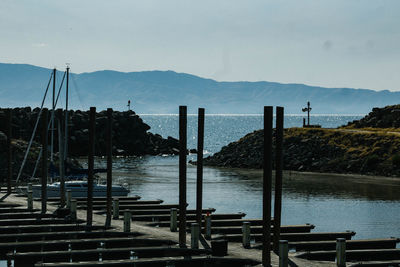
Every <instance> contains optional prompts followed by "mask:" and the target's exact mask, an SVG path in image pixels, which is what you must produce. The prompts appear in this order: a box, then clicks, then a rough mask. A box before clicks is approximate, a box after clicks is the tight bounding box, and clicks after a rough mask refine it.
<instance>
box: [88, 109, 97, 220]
mask: <svg viewBox="0 0 400 267" xmlns="http://www.w3.org/2000/svg"><path fill="white" fill-rule="evenodd" d="M95 131H96V108H95V107H91V108H90V113H89V151H88V152H89V153H88V156H89V157H88V183H87V185H88V188H87V210H86V224H87V226H92V222H93V174H94V173H93V168H94V138H95Z"/></svg>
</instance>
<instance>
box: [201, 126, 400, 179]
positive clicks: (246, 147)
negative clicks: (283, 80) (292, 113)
mask: <svg viewBox="0 0 400 267" xmlns="http://www.w3.org/2000/svg"><path fill="white" fill-rule="evenodd" d="M263 138H264V132H263V131H262V130H259V131H255V132H253V133H250V134H247V135H246V136H244V137H243V138H241V139H240V140H238V141H237V142H233V143H230V144H229V145H227V146H225V147H223V148H222V149H221V151H220V152H218V153H215V154H214V155H212V156H209V157H207V158H205V159H204V165H207V166H218V167H229V168H255V169H259V168H262V159H263ZM273 143H274V146H275V140H273ZM399 149H400V138H399V136H397V135H395V134H386V135H382V134H380V133H369V132H368V133H366V132H352V131H342V130H336V129H306V128H290V129H285V132H284V148H283V153H284V169H285V170H292V171H310V172H326V173H348V174H368V175H382V176H399V175H400V150H399ZM273 164H274V162H273Z"/></svg>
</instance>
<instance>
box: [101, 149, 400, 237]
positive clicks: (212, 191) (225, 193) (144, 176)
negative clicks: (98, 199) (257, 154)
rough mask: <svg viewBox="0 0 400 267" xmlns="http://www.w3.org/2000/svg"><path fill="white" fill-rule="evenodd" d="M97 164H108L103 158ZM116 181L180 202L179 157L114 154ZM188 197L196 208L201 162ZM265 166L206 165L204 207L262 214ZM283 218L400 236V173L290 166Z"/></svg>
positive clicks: (191, 172) (191, 175)
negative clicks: (338, 172)
mask: <svg viewBox="0 0 400 267" xmlns="http://www.w3.org/2000/svg"><path fill="white" fill-rule="evenodd" d="M96 165H98V166H99V167H100V166H105V161H104V160H102V159H99V160H98V161H97V162H96ZM113 168H114V172H113V175H114V181H116V182H118V183H127V184H129V186H130V189H131V194H138V195H140V196H142V199H163V200H164V201H165V202H164V203H178V158H177V157H174V156H167V157H140V158H120V159H115V160H114V166H113ZM187 177H188V186H187V190H188V192H187V194H188V195H187V200H188V203H189V208H191V209H194V208H195V193H196V167H195V166H192V165H188V175H187ZM261 177H262V172H261V171H260V170H237V169H218V168H205V169H204V200H203V205H204V207H205V208H206V207H213V208H216V209H217V212H218V213H227V212H230V213H236V212H245V213H246V214H247V216H246V218H261V215H262V210H261V204H262V179H261ZM282 205H283V207H282V223H283V224H286V225H288V224H304V223H312V224H314V225H316V229H315V231H344V230H354V231H356V232H357V235H356V238H377V237H390V236H396V237H400V226H399V222H400V179H394V178H379V179H374V178H371V177H365V176H359V177H357V176H356V177H355V176H346V175H327V174H315V173H293V172H285V174H284V183H283V204H282Z"/></svg>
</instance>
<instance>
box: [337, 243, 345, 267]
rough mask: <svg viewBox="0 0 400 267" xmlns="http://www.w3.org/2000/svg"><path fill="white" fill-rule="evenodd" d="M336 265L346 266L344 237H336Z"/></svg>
mask: <svg viewBox="0 0 400 267" xmlns="http://www.w3.org/2000/svg"><path fill="white" fill-rule="evenodd" d="M336 265H337V266H338V267H345V266H346V239H345V238H337V239H336Z"/></svg>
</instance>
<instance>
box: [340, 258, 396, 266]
mask: <svg viewBox="0 0 400 267" xmlns="http://www.w3.org/2000/svg"><path fill="white" fill-rule="evenodd" d="M348 266H349V267H359V266H360V267H361V266H362V267H379V266H383V267H387V266H393V267H395V266H400V260H391V261H362V262H356V263H350V265H348Z"/></svg>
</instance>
